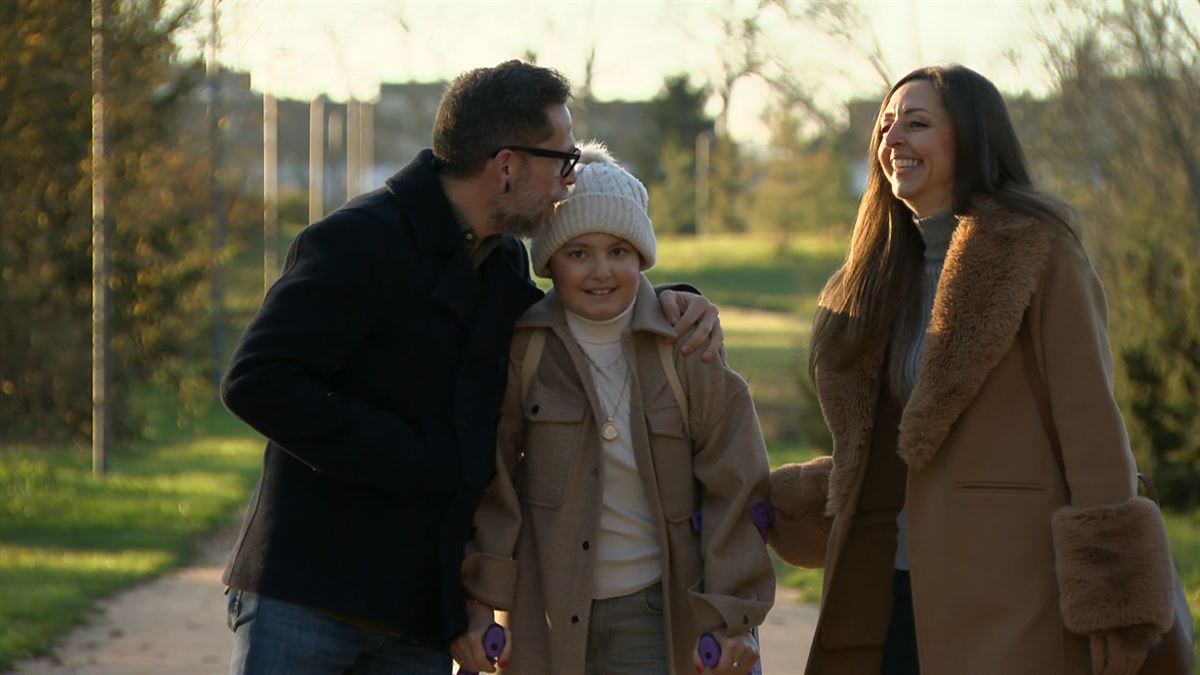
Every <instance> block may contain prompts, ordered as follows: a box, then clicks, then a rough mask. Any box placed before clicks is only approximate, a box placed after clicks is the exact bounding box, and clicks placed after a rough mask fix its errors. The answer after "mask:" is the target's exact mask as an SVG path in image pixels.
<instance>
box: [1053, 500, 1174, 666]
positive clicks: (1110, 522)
mask: <svg viewBox="0 0 1200 675" xmlns="http://www.w3.org/2000/svg"><path fill="white" fill-rule="evenodd" d="M1053 532H1054V549H1055V570H1056V572H1057V573H1058V589H1059V607H1060V609H1061V610H1062V616H1063V621H1064V622H1065V623H1066V626H1067V629H1068V630H1070V631H1071V632H1073V633H1078V634H1081V635H1088V634H1091V633H1097V632H1104V631H1117V632H1118V633H1119V634H1120V635H1121V636H1122V637H1123V638H1126V639H1127V640H1129V641H1130V642H1139V643H1143V644H1150V643H1153V642H1154V640H1155V639H1157V638H1158V636H1159V635H1161V634H1163V633H1165V632H1167V631H1168V630H1170V628H1171V624H1172V623H1174V620H1175V612H1174V604H1173V603H1174V588H1173V583H1174V576H1173V568H1172V562H1171V553H1170V549H1169V548H1168V546H1167V531H1166V528H1165V527H1164V526H1163V521H1162V516H1161V515H1160V514H1159V512H1158V507H1157V506H1156V505H1155V504H1154V502H1152V501H1150V500H1149V499H1146V498H1145V497H1134V498H1133V499H1130V500H1129V501H1127V502H1125V503H1123V504H1110V505H1104V506H1090V507H1074V506H1067V507H1064V508H1061V509H1059V510H1058V511H1057V512H1056V513H1055V514H1054V519H1053Z"/></svg>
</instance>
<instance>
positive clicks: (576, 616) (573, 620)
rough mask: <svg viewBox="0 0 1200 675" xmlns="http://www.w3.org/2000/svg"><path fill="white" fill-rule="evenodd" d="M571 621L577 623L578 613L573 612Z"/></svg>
mask: <svg viewBox="0 0 1200 675" xmlns="http://www.w3.org/2000/svg"><path fill="white" fill-rule="evenodd" d="M571 623H579V615H578V614H575V615H573V616H572V617H571Z"/></svg>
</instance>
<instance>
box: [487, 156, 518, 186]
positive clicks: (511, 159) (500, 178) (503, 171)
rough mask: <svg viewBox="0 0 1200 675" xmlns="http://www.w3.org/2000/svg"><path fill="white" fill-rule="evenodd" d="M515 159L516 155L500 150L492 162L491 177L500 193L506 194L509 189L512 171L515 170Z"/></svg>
mask: <svg viewBox="0 0 1200 675" xmlns="http://www.w3.org/2000/svg"><path fill="white" fill-rule="evenodd" d="M515 157H516V153H515V152H513V151H512V150H501V151H500V152H498V153H496V157H495V158H494V159H493V161H492V171H493V174H492V175H493V177H494V178H495V183H496V188H497V189H498V190H499V191H500V192H508V191H509V189H510V187H509V184H510V183H512V181H513V170H514V169H515V168H516V167H515V166H514V163H515Z"/></svg>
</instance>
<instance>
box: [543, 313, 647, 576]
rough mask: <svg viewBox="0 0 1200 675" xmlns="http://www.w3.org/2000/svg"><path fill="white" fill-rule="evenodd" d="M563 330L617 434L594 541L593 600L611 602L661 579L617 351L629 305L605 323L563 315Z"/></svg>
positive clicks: (625, 367) (609, 445)
mask: <svg viewBox="0 0 1200 675" xmlns="http://www.w3.org/2000/svg"><path fill="white" fill-rule="evenodd" d="M566 315H567V326H568V327H569V328H570V330H571V335H572V336H574V338H575V341H576V342H577V343H578V344H579V348H580V349H582V350H583V353H584V354H586V355H587V357H588V359H589V360H590V361H591V364H590V365H589V367H590V368H591V371H592V382H593V383H594V384H595V387H596V397H597V398H598V399H599V401H600V404H601V405H602V406H603V407H604V410H602V411H600V412H601V413H602V415H603V416H606V417H607V416H611V417H612V418H613V422H614V424H616V426H617V430H618V432H619V435H618V436H617V438H616V439H614V440H611V441H608V440H605V441H603V448H604V458H603V462H602V466H603V470H602V473H601V476H602V477H603V480H604V490H603V495H604V496H603V499H602V501H601V507H600V508H601V510H600V530H599V534H598V537H597V541H596V568H595V569H596V586H595V594H594V597H595V598H597V599H601V598H615V597H618V596H622V595H628V594H630V593H633V592H635V591H638V590H641V589H643V588H645V587H647V586H649V585H651V584H653V583H654V582H655V581H658V579H659V577H660V576H661V575H662V568H661V561H660V560H659V558H660V556H661V555H662V550H661V548H660V546H659V542H658V534H657V532H656V531H655V527H654V519H653V517H652V516H651V513H650V504H649V502H647V501H646V493H645V490H644V489H643V488H642V480H641V476H640V475H639V473H638V468H637V461H636V459H635V457H634V454H633V442H632V437H633V433H632V432H631V431H630V424H629V410H630V396H631V395H632V392H631V387H632V386H633V385H632V383H631V381H630V380H629V379H628V378H629V377H630V374H629V372H628V371H629V364H628V363H627V362H626V359H625V355H624V353H623V352H622V351H621V338H622V336H623V334H624V333H625V332H626V330H627V329H628V327H629V324H630V321H632V319H633V305H632V304H631V305H630V306H629V307H628V308H626V309H625V311H624V312H622V313H621V314H619V315H617V316H616V317H613V318H612V319H609V320H607V321H591V320H589V319H585V318H583V317H581V316H579V315H577V314H574V313H573V312H571V311H569V310H568V311H567V312H566Z"/></svg>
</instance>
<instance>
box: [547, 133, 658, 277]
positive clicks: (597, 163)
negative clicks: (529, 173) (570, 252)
mask: <svg viewBox="0 0 1200 675" xmlns="http://www.w3.org/2000/svg"><path fill="white" fill-rule="evenodd" d="M580 150H581V151H582V153H583V154H582V156H581V157H580V158H579V164H578V165H577V166H576V169H575V185H574V187H573V188H572V189H571V194H570V196H568V197H567V198H566V199H564V200H563V201H561V202H559V203H558V204H557V205H556V206H555V208H554V217H552V218H551V219H550V223H549V224H548V225H547V226H546V229H545V230H544V231H543V232H542V233H541V234H539V235H538V236H537V237H534V238H533V240H532V246H531V247H530V248H531V255H532V256H533V272H534V274H537V275H538V276H539V277H543V278H547V279H548V278H550V258H551V256H553V255H554V252H555V251H557V250H558V249H559V248H561V247H562V245H563V244H565V243H567V242H568V241H571V240H572V239H574V238H575V237H578V236H579V235H582V234H591V233H592V232H603V233H605V234H611V235H612V236H614V237H620V238H621V239H624V240H625V241H628V242H629V243H630V244H633V247H634V248H636V249H637V250H638V252H639V253H641V254H642V270H643V271H645V270H648V269H650V268H651V267H653V266H654V251H655V243H654V226H653V225H652V224H651V223H650V214H649V213H647V205H648V204H649V196H648V195H647V194H646V186H644V185H642V182H641V181H640V180H638V179H637V178H635V177H634V176H633V174H631V173H629V172H628V171H626V170H625V169H622V168H621V167H620V166H619V165H618V164H617V162H616V160H614V159H613V158H612V155H610V154H609V153H608V148H606V147H605V146H604V144H603V143H600V142H597V141H590V142H588V143H585V144H584V145H583V146H582V147H581V148H580Z"/></svg>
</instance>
